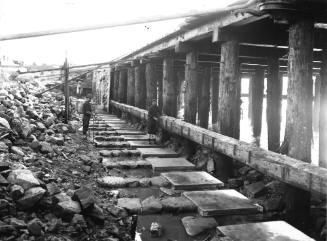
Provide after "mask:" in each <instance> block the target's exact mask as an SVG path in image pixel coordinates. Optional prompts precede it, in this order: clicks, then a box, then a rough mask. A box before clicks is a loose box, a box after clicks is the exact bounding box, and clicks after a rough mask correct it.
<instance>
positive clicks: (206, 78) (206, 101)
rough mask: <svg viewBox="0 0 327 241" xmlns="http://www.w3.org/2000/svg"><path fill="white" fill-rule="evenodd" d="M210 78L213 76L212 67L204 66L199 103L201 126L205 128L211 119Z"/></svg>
mask: <svg viewBox="0 0 327 241" xmlns="http://www.w3.org/2000/svg"><path fill="white" fill-rule="evenodd" d="M210 78H211V68H210V67H206V68H204V72H203V75H202V83H201V95H200V105H199V110H198V113H199V120H200V124H199V125H200V126H201V127H203V128H206V129H207V128H208V120H209V109H210Z"/></svg>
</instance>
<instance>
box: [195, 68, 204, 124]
mask: <svg viewBox="0 0 327 241" xmlns="http://www.w3.org/2000/svg"><path fill="white" fill-rule="evenodd" d="M202 78H203V71H198V73H197V80H196V90H197V91H196V122H195V123H197V124H199V122H200V121H199V120H200V113H199V111H200V104H201V93H202Z"/></svg>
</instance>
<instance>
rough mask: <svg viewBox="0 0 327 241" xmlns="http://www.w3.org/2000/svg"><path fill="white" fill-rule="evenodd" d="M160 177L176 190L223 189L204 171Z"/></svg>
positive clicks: (169, 173) (215, 179) (220, 184)
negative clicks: (165, 179)
mask: <svg viewBox="0 0 327 241" xmlns="http://www.w3.org/2000/svg"><path fill="white" fill-rule="evenodd" d="M161 176H164V177H165V178H167V180H168V181H169V182H170V183H171V184H172V186H173V188H174V189H176V190H203V189H216V188H219V187H223V186H224V183H223V182H221V181H220V180H218V179H217V178H215V177H213V176H211V175H210V174H209V173H207V172H204V171H193V172H164V173H161Z"/></svg>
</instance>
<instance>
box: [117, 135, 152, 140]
mask: <svg viewBox="0 0 327 241" xmlns="http://www.w3.org/2000/svg"><path fill="white" fill-rule="evenodd" d="M123 137H124V139H125V140H126V141H144V140H146V141H148V140H149V139H150V136H149V135H123Z"/></svg>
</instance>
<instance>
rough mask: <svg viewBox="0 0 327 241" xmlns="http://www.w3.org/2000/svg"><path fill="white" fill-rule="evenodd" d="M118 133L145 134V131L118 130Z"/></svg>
mask: <svg viewBox="0 0 327 241" xmlns="http://www.w3.org/2000/svg"><path fill="white" fill-rule="evenodd" d="M116 132H117V134H118V135H144V134H145V133H144V132H142V131H137V130H116Z"/></svg>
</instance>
